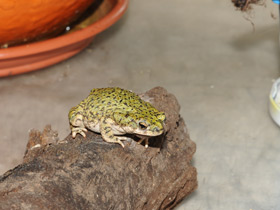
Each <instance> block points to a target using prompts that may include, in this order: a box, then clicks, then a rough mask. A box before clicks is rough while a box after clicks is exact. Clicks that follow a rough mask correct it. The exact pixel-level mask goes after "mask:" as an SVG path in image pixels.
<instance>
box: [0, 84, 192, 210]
mask: <svg viewBox="0 0 280 210" xmlns="http://www.w3.org/2000/svg"><path fill="white" fill-rule="evenodd" d="M143 97H144V98H146V99H148V100H150V101H151V103H152V104H153V105H154V106H155V107H156V108H158V109H159V110H160V111H164V112H165V113H166V118H167V120H166V133H165V134H164V135H162V136H159V137H154V138H151V139H150V141H149V148H147V149H146V148H145V147H144V146H143V145H140V144H137V142H136V141H134V140H132V141H130V142H124V143H125V145H126V146H125V148H124V149H123V148H122V147H121V146H120V145H118V144H110V143H106V142H104V141H103V140H102V139H101V136H100V135H99V134H95V133H93V132H87V137H86V138H85V139H84V138H83V137H81V136H77V137H76V139H75V140H73V139H72V137H71V136H70V135H69V136H68V137H66V138H65V139H64V140H63V141H59V142H58V141H57V133H56V132H54V131H52V130H51V128H50V126H48V127H46V128H45V130H44V131H43V132H42V133H40V132H39V131H32V132H31V133H30V140H29V142H28V145H27V150H26V154H25V157H24V160H23V163H22V164H21V165H19V166H17V167H16V168H14V169H12V170H10V171H8V172H6V173H5V174H3V175H2V176H0V208H1V209H41V210H42V209H118V210H120V209H133V210H134V209H147V210H151V209H172V208H174V207H175V206H176V205H177V204H178V203H179V202H180V201H181V200H182V199H184V198H185V197H186V196H187V195H189V194H190V193H191V192H193V191H194V190H195V189H196V187H197V173H196V169H195V168H194V167H193V166H192V165H191V159H192V156H193V154H194V152H195V149H196V146H195V143H194V142H192V141H191V140H190V138H189V134H188V132H187V129H186V126H185V123H184V120H183V119H182V118H181V117H180V115H179V109H180V107H179V104H178V102H177V100H176V98H175V97H174V96H173V95H172V94H169V93H167V92H166V90H165V89H163V88H160V87H157V88H154V89H152V90H150V91H148V92H147V93H145V94H144V95H143ZM132 137H133V136H132Z"/></svg>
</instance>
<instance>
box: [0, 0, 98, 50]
mask: <svg viewBox="0 0 280 210" xmlns="http://www.w3.org/2000/svg"><path fill="white" fill-rule="evenodd" d="M94 1H95V0H59V1H57V0H0V46H1V45H2V46H8V45H11V44H18V43H23V42H28V41H32V40H34V39H41V38H44V37H48V38H49V37H50V36H53V35H56V34H58V33H60V32H62V31H63V30H65V27H66V26H67V25H69V24H71V23H72V22H73V21H74V20H76V19H77V18H78V17H79V16H80V15H81V14H82V13H83V12H84V11H85V10H86V9H87V8H88V7H89V6H90V5H91V4H92V3H93V2H94Z"/></svg>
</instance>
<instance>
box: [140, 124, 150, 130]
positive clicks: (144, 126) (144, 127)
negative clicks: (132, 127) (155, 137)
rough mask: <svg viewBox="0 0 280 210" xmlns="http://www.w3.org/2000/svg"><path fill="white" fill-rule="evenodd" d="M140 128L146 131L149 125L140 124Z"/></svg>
mask: <svg viewBox="0 0 280 210" xmlns="http://www.w3.org/2000/svg"><path fill="white" fill-rule="evenodd" d="M139 127H140V128H141V129H142V130H146V129H147V127H148V126H147V124H146V123H144V122H139Z"/></svg>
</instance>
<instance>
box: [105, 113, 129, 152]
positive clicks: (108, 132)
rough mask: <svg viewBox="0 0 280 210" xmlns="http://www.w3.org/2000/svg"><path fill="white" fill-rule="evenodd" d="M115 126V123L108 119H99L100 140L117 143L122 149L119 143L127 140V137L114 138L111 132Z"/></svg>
mask: <svg viewBox="0 0 280 210" xmlns="http://www.w3.org/2000/svg"><path fill="white" fill-rule="evenodd" d="M114 124H115V122H114V121H113V120H112V119H110V118H107V119H106V118H104V117H103V118H101V123H100V133H101V135H102V138H103V139H104V140H105V141H106V142H110V143H118V144H120V145H121V146H122V147H124V144H123V143H122V142H121V141H122V140H127V137H124V136H118V137H117V136H115V135H114V132H113V130H112V126H113V125H114Z"/></svg>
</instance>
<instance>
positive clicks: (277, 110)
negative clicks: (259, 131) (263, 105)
mask: <svg viewBox="0 0 280 210" xmlns="http://www.w3.org/2000/svg"><path fill="white" fill-rule="evenodd" d="M269 112H270V115H271V117H272V119H273V120H274V121H275V122H276V124H277V125H279V126H280V78H278V79H277V80H276V81H275V82H274V83H273V85H272V89H271V91H270V95H269Z"/></svg>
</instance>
